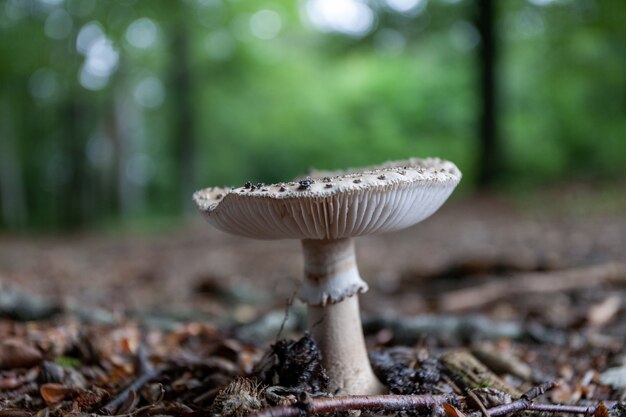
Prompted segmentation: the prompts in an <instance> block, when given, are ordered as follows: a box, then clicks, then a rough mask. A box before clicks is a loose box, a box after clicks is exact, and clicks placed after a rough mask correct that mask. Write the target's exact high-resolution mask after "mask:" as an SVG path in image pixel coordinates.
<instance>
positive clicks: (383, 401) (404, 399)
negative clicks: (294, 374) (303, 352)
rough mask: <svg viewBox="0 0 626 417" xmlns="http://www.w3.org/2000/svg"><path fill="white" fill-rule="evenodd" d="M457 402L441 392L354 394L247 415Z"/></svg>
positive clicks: (286, 416)
mask: <svg viewBox="0 0 626 417" xmlns="http://www.w3.org/2000/svg"><path fill="white" fill-rule="evenodd" d="M451 401H453V402H457V397H456V396H443V395H354V396H349V397H333V398H316V399H312V400H310V401H308V402H307V403H301V404H298V405H297V406H279V407H272V408H268V409H266V410H262V411H259V412H258V413H255V414H251V415H250V417H298V416H301V415H313V414H321V413H335V412H342V411H350V410H361V411H363V410H368V411H372V410H384V411H406V410H425V409H431V408H433V407H437V406H439V407H440V406H442V405H443V404H444V403H446V402H451Z"/></svg>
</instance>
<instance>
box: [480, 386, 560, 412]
mask: <svg viewBox="0 0 626 417" xmlns="http://www.w3.org/2000/svg"><path fill="white" fill-rule="evenodd" d="M556 386H557V384H556V383H555V382H552V381H550V382H544V383H543V384H541V385H538V386H536V387H533V388H531V389H529V390H528V391H526V392H525V393H523V394H522V395H521V398H520V399H519V400H517V401H513V402H512V403H510V404H503V405H499V406H496V407H492V408H490V409H488V410H486V412H485V411H481V412H476V413H472V414H470V416H469V417H480V416H483V415H487V416H489V417H496V416H504V415H507V414H509V413H514V412H517V411H526V410H529V409H530V407H532V406H533V403H532V402H533V400H534V399H535V398H537V397H539V396H540V395H543V394H545V393H546V391H550V390H551V389H552V388H554V387H556Z"/></svg>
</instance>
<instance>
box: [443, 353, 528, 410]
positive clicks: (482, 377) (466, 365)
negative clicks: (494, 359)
mask: <svg viewBox="0 0 626 417" xmlns="http://www.w3.org/2000/svg"><path fill="white" fill-rule="evenodd" d="M441 363H442V365H443V367H444V368H445V370H446V371H447V373H448V375H449V376H450V378H451V379H452V380H453V381H454V382H455V383H456V384H457V385H459V386H461V387H462V388H464V389H465V390H474V389H477V388H492V389H495V390H498V391H502V392H505V393H507V394H509V395H510V396H511V397H514V398H519V397H520V396H521V395H522V393H521V392H519V391H518V390H517V389H515V388H513V387H512V386H510V385H508V384H507V383H505V382H504V381H503V380H502V379H500V378H499V377H498V376H497V375H496V374H494V373H493V372H492V371H491V370H490V369H489V368H487V367H486V366H485V365H484V364H483V363H482V362H480V361H479V360H478V359H476V357H475V356H474V355H472V354H471V353H469V352H468V351H466V350H455V351H452V352H448V353H445V354H444V355H442V356H441Z"/></svg>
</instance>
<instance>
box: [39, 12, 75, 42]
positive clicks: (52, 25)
mask: <svg viewBox="0 0 626 417" xmlns="http://www.w3.org/2000/svg"><path fill="white" fill-rule="evenodd" d="M72 26H73V21H72V17H71V16H70V14H69V13H68V12H66V11H65V10H63V9H56V10H54V11H52V12H51V13H50V14H49V15H48V17H47V18H46V22H45V23H44V33H45V34H46V35H47V36H48V37H50V38H52V39H65V38H67V37H68V36H69V35H70V34H71V33H72Z"/></svg>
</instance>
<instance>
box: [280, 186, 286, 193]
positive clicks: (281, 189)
mask: <svg viewBox="0 0 626 417" xmlns="http://www.w3.org/2000/svg"><path fill="white" fill-rule="evenodd" d="M278 191H280V192H281V193H283V192H285V191H287V189H286V188H285V187H284V186H282V185H281V186H280V188H279V189H278Z"/></svg>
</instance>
